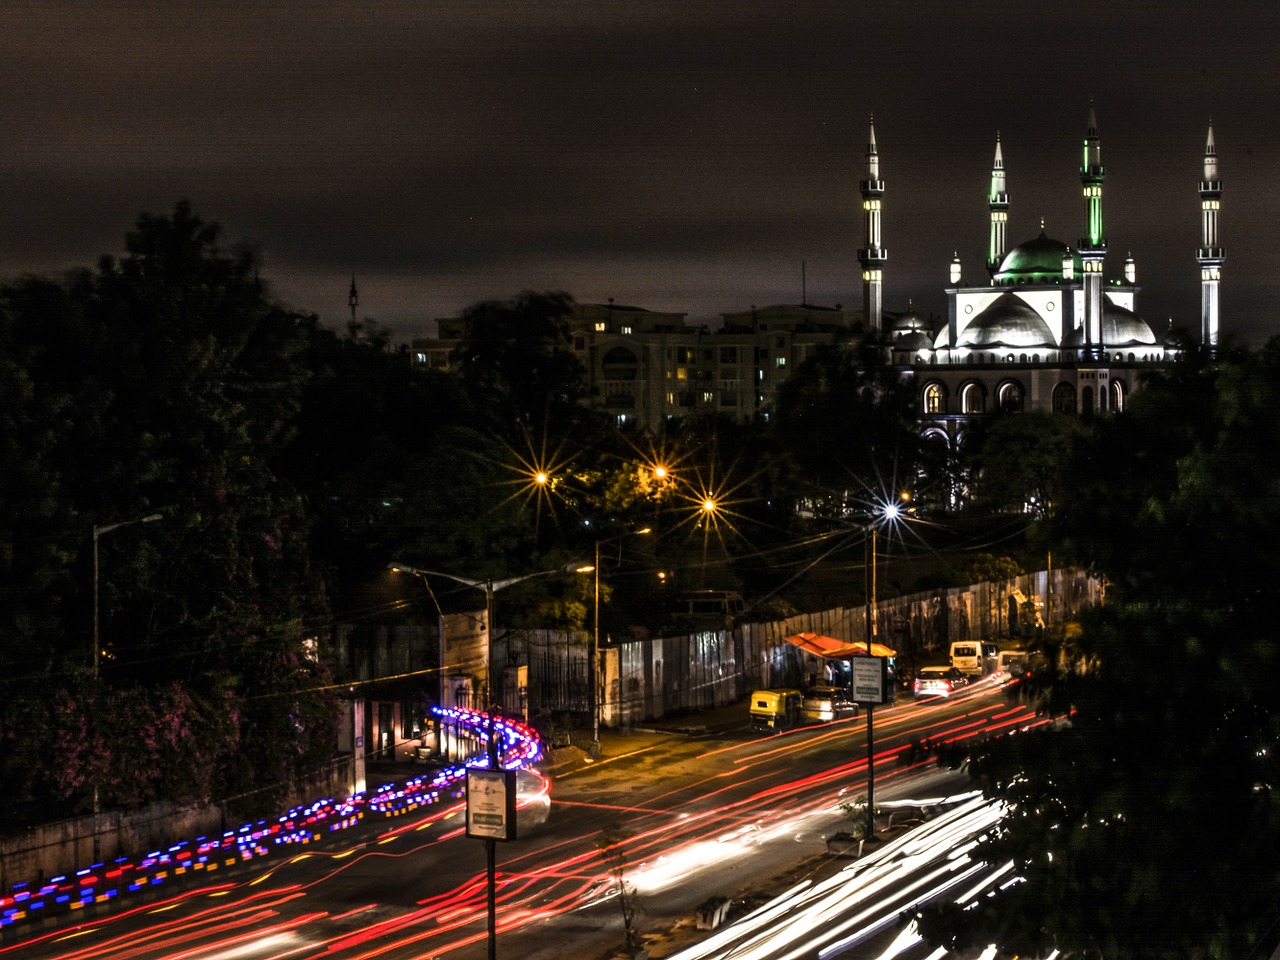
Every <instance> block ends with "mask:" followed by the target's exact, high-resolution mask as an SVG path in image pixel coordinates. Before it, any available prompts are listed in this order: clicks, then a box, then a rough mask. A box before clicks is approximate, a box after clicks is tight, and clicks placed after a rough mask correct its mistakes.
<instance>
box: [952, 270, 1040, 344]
mask: <svg viewBox="0 0 1280 960" xmlns="http://www.w3.org/2000/svg"><path fill="white" fill-rule="evenodd" d="M1059 272H1061V268H1059ZM958 344H959V345H960V346H968V347H996V346H1003V347H1052V346H1054V345H1055V341H1054V338H1053V334H1052V332H1050V330H1049V327H1048V325H1047V324H1046V323H1045V322H1044V320H1043V319H1042V318H1041V316H1040V314H1038V313H1036V311H1035V310H1034V309H1032V308H1031V307H1030V306H1028V305H1027V302H1026V301H1025V300H1023V299H1022V298H1021V297H1019V296H1018V295H1017V294H1014V293H1005V294H1002V295H1001V296H999V297H997V298H996V299H995V300H993V301H992V302H991V304H990V305H989V306H988V307H987V308H986V309H985V310H983V311H982V313H980V314H978V315H977V316H976V317H974V318H973V320H972V322H970V323H969V325H968V326H967V327H965V328H964V332H963V333H961V334H960V337H959V340H958Z"/></svg>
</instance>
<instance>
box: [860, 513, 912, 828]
mask: <svg viewBox="0 0 1280 960" xmlns="http://www.w3.org/2000/svg"><path fill="white" fill-rule="evenodd" d="M899 512H900V511H899V507H898V505H897V504H896V503H889V504H886V505H885V507H884V510H883V511H882V513H881V514H880V516H879V517H876V518H875V519H874V520H873V521H872V522H871V523H868V524H867V525H866V528H865V529H866V532H867V534H868V536H867V540H866V543H867V548H868V550H869V551H870V554H869V558H868V561H867V563H866V564H865V566H864V571H865V576H866V578H867V584H866V594H867V661H868V662H870V661H871V657H872V656H873V653H872V651H871V643H872V641H873V640H874V639H875V616H876V523H879V522H881V521H893V520H896V519H897V518H898V515H899ZM851 679H852V678H851ZM874 713H875V704H874V703H868V704H867V836H868V837H873V836H875V833H876V770H875V764H876V750H875V726H874V722H873V720H872V716H873V714H874Z"/></svg>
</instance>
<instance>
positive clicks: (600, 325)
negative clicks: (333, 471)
mask: <svg viewBox="0 0 1280 960" xmlns="http://www.w3.org/2000/svg"><path fill="white" fill-rule="evenodd" d="M604 331H605V322H604V321H603V320H597V321H596V333H604Z"/></svg>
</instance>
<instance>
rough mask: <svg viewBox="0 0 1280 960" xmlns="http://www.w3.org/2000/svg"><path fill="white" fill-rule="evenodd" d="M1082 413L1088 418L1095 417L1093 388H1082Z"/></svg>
mask: <svg viewBox="0 0 1280 960" xmlns="http://www.w3.org/2000/svg"><path fill="white" fill-rule="evenodd" d="M1080 412H1081V413H1083V414H1084V415H1085V416H1086V417H1091V416H1093V387H1081V388H1080Z"/></svg>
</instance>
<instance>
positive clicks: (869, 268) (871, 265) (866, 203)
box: [858, 117, 889, 334]
mask: <svg viewBox="0 0 1280 960" xmlns="http://www.w3.org/2000/svg"><path fill="white" fill-rule="evenodd" d="M861 186H862V223H863V226H864V231H863V236H864V239H865V241H866V244H867V245H866V246H865V247H863V248H862V249H860V250H859V251H858V262H859V263H860V264H862V309H863V312H864V315H865V316H866V318H867V319H866V324H867V328H866V329H867V333H869V334H879V333H880V329H881V321H882V318H883V315H884V262H885V260H887V259H888V258H889V253H888V251H887V250H885V249H884V248H883V247H882V246H880V198H881V197H882V196H884V181H883V180H881V179H880V155H879V153H878V152H877V151H876V120H875V117H872V118H871V139H870V141H869V142H868V144H867V179H865V180H863V181H862V185H861Z"/></svg>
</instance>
